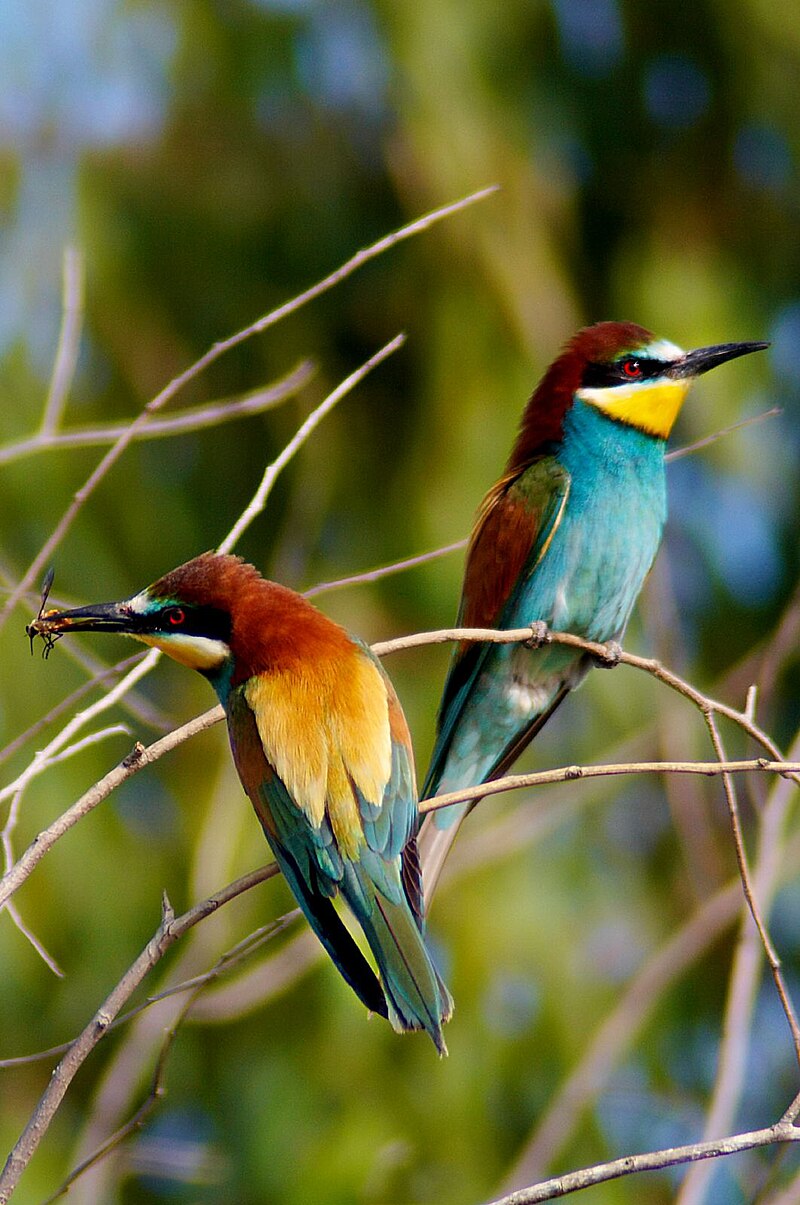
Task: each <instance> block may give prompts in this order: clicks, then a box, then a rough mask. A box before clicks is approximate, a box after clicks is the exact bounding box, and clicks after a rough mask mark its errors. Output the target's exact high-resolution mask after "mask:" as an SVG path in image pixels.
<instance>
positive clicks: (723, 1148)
mask: <svg viewBox="0 0 800 1205" xmlns="http://www.w3.org/2000/svg"><path fill="white" fill-rule="evenodd" d="M778 1142H800V1129H799V1128H797V1127H795V1126H794V1125H792V1124H791V1122H787V1121H783V1120H781V1121H777V1122H776V1123H775V1125H772V1126H767V1128H766V1129H763V1130H750V1131H748V1132H747V1133H746V1134H734V1135H732V1136H731V1137H730V1138H717V1139H715V1140H713V1141H711V1142H693V1143H690V1144H689V1145H687V1146H674V1147H668V1148H666V1149H665V1150H661V1151H648V1152H647V1153H646V1154H643V1155H625V1156H623V1158H621V1159H613V1160H612V1161H611V1162H610V1163H598V1164H595V1166H594V1167H584V1168H582V1169H581V1170H580V1171H575V1172H568V1173H567V1174H566V1175H564V1176H556V1177H555V1178H554V1179H552V1180H546V1181H544V1182H543V1183H542V1184H534V1185H532V1186H531V1187H530V1188H521V1189H519V1190H518V1191H517V1192H512V1193H509V1194H508V1196H505V1197H498V1198H497V1199H496V1200H494V1201H492V1202H491V1205H537V1203H538V1202H541V1201H553V1200H555V1199H556V1197H566V1196H568V1195H569V1194H570V1193H573V1192H578V1191H579V1190H580V1189H582V1188H589V1187H591V1185H593V1184H605V1183H606V1182H607V1181H609V1180H619V1179H620V1177H622V1176H630V1175H634V1174H636V1173H638V1172H651V1171H663V1170H664V1168H666V1167H676V1166H677V1165H679V1164H681V1163H694V1162H696V1161H697V1160H699V1159H718V1158H720V1157H721V1156H723V1155H735V1154H738V1153H739V1152H740V1151H751V1150H753V1149H754V1148H755V1147H759V1146H773V1145H774V1144H775V1143H778Z"/></svg>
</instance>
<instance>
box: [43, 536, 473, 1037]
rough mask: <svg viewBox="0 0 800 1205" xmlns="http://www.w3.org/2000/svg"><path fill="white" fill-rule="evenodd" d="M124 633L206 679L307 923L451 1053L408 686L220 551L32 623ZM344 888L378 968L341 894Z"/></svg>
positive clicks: (399, 1012)
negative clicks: (429, 912) (355, 932)
mask: <svg viewBox="0 0 800 1205" xmlns="http://www.w3.org/2000/svg"><path fill="white" fill-rule="evenodd" d="M66 632H116V633H118V634H121V635H126V636H132V637H134V639H136V640H140V641H142V642H143V643H144V644H149V645H153V646H155V647H156V648H159V649H161V650H162V652H164V653H166V654H167V655H168V656H169V657H172V658H174V660H175V661H179V662H181V664H182V665H186V666H189V667H190V668H191V669H196V670H199V671H200V673H201V674H203V675H204V677H206V678H208V680H209V682H210V683H211V685H212V686H213V687H214V690H215V691H216V693H217V696H218V698H219V700H220V702H221V703H222V706H223V708H224V709H225V714H226V717H227V721H228V735H229V737H230V744H231V749H232V751H233V758H234V762H235V763H236V769H237V770H238V772H239V777H240V779H241V781H242V785H243V786H244V789H245V791H246V792H247V794H248V795H249V796H250V800H251V802H252V804H253V807H254V808H255V811H256V815H257V816H258V819H259V821H260V822H261V826H262V828H263V830H264V833H265V835H266V838H267V841H268V842H269V844H270V846H271V848H272V851H273V853H274V855H275V858H276V860H277V862H278V865H279V866H280V868H281V870H282V871H283V874H284V876H285V877H286V880H287V882H288V884H289V886H290V888H291V890H292V892H293V893H294V895H295V897H296V899H297V902H298V903H299V904H300V907H301V908H302V910H303V912H304V913H305V915H306V917H307V919H308V921H309V924H310V925H311V927H312V929H313V930H314V932H315V933H316V935H317V937H318V938H319V940H320V941H321V942H322V944H323V946H324V947H325V949H326V950H327V952H328V953H329V954H330V956H331V958H332V959H333V961H334V963H335V964H336V966H337V968H338V969H339V971H340V972H341V974H342V975H343V976H344V978H345V979H346V981H347V982H348V983H349V984H350V986H351V987H352V988H353V990H354V991H355V993H356V995H357V996H359V997H360V999H361V1000H362V1001H363V1003H364V1004H365V1005H366V1006H367V1008H368V1009H370V1010H371V1011H372V1012H376V1013H380V1014H381V1015H382V1016H384V1017H388V1018H389V1020H390V1021H391V1023H392V1025H393V1026H394V1028H395V1029H397V1030H399V1031H402V1030H410V1029H424V1030H427V1032H428V1033H429V1034H430V1036H431V1038H432V1039H433V1041H434V1042H435V1044H436V1047H437V1049H438V1051H439V1053H440V1054H445V1053H446V1047H445V1043H444V1038H443V1036H442V1025H443V1024H444V1022H445V1021H447V1020H448V1018H449V1017H450V1014H451V1012H452V1007H453V1005H452V1000H451V999H450V995H449V993H448V991H447V988H446V987H445V986H444V984H443V983H442V980H441V979H440V977H439V975H438V973H437V971H436V969H435V967H434V965H433V963H432V962H431V959H430V957H429V954H428V951H427V949H426V947H425V941H424V936H423V930H424V921H423V918H424V907H423V898H422V889H421V880H420V871H419V862H418V859H417V852H416V829H417V819H418V813H417V787H416V781H415V775H414V757H413V751H412V748H411V739H410V736H409V732H408V727H407V725H406V721H405V717H404V715H403V712H402V709H401V707H400V703H399V702H398V699H397V695H396V694H395V692H394V689H393V687H392V684H391V682H390V681H389V679H388V677H387V675H386V674H385V673H384V671H383V668H382V667H381V665H380V663H379V661H378V660H377V658H376V657H375V656H373V654H372V653H371V652H370V650H369V649H368V648H367V647H366V646H365V645H364V644H362V643H361V642H360V641H359V640H356V639H354V638H353V637H352V636H350V635H349V634H348V633H347V632H346V631H345V630H344V629H343V628H341V627H339V625H338V624H336V623H333V622H332V620H330V619H328V618H326V616H324V615H323V614H322V613H321V612H320V611H318V610H317V609H316V608H315V607H313V606H312V605H311V603H309V602H308V601H307V600H306V599H304V598H302V597H301V596H300V595H299V594H295V593H294V591H292V590H288V589H286V587H284V586H280V585H277V584H276V583H274V582H269V581H265V579H264V578H263V577H261V575H260V574H259V573H258V572H257V570H256V569H254V568H253V567H252V565H248V564H245V562H243V561H241V560H240V559H239V558H238V557H233V556H222V555H218V554H215V553H206V554H204V555H203V556H199V557H196V558H195V559H194V560H192V561H189V562H188V563H187V564H185V565H181V566H180V567H179V568H178V569H174V570H172V572H171V573H167V574H166V575H165V576H164V577H162V578H160V579H159V580H158V581H157V582H155V583H154V584H153V585H152V586H148V587H147V589H145V590H142V591H141V592H140V593H139V594H135V595H134V596H133V597H132V598H129V599H126V600H125V601H124V602H115V603H98V604H97V605H94V606H89V607H79V608H78V609H76V610H71V611H61V612H53V611H50V612H47V613H46V614H45V615H44V616H40V618H39V619H37V620H35V621H34V623H33V624H31V625H30V626H29V628H28V633H29V635H30V636H31V637H32V638H33V636H35V635H41V636H43V637H44V638H45V640H47V641H50V642H51V643H52V640H53V639H54V638H56V637H58V636H60V635H63V634H64V633H66ZM337 892H341V894H342V896H343V897H344V899H345V900H346V902H347V904H348V905H349V907H350V908H351V909H352V911H353V913H354V914H355V916H356V918H357V920H358V922H359V924H360V925H361V928H362V929H363V931H364V935H365V937H366V940H367V944H368V945H369V947H370V949H371V951H372V953H373V955H374V957H375V961H376V962H377V965H378V970H379V975H380V979H378V978H376V976H375V973H374V972H373V970H372V968H371V967H370V965H369V963H368V961H367V959H366V958H365V957H364V955H363V954H362V953H361V951H360V949H359V947H358V945H357V944H356V942H355V941H354V939H353V938H352V937H351V935H350V933H349V932H348V930H347V928H346V927H345V925H344V923H343V922H342V920H341V919H340V918H339V915H338V913H337V912H336V909H335V908H334V905H333V902H332V901H333V897H334V896H335V895H336V894H337Z"/></svg>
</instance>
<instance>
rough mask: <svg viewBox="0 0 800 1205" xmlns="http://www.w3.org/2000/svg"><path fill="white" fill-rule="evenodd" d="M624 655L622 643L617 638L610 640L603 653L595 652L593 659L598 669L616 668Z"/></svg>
mask: <svg viewBox="0 0 800 1205" xmlns="http://www.w3.org/2000/svg"><path fill="white" fill-rule="evenodd" d="M621 656H622V645H621V644H619V643H618V642H617V641H616V640H609V641H607V643H606V645H605V649H604V651H603V652H602V653H593V654H592V660H593V661H594V663H595V665H596V666H597V668H598V669H614V667H615V666H617V665H619V662H620V658H621Z"/></svg>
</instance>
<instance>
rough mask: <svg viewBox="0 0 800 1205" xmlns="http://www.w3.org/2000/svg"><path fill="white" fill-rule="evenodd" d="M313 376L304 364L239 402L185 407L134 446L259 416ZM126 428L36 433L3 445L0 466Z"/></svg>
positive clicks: (88, 444) (116, 435)
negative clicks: (255, 415)
mask: <svg viewBox="0 0 800 1205" xmlns="http://www.w3.org/2000/svg"><path fill="white" fill-rule="evenodd" d="M313 375H314V365H313V363H312V362H311V361H310V360H304V361H303V362H302V363H301V364H299V365H298V367H297V368H295V369H293V370H292V372H291V373H289V375H288V376H286V377H284V378H283V379H282V380H280V381H277V382H276V383H275V384H273V385H270V386H268V387H267V388H266V389H259V390H256V391H254V392H252V393H248V394H247V395H246V396H245V397H241V398H223V399H221V400H219V401H216V402H206V403H204V404H203V405H202V406H192V407H187V408H186V409H185V410H182V411H181V412H180V414H176V415H173V416H171V417H170V418H160V419H154V420H153V421H152V422H151V423H149V424H148V426H146V427H143V428H141V430H139V432H138V433H137V434H136V437H135V440H134V442H135V443H142V442H144V441H147V440H153V439H165V438H168V437H171V436H173V435H186V434H187V433H190V432H195V431H204V430H206V429H207V428H208V427H218V426H221V425H222V424H223V423H229V422H232V421H233V420H234V419H239V418H246V417H249V416H251V415H254V414H263V413H264V411H265V410H271V409H272V408H273V407H274V406H276V405H277V404H278V403H279V402H283V401H285V400H286V399H287V398H289V397H291V396H292V395H293V394H295V393H297V392H298V390H300V389H301V388H302V387H303V386H304V385H305V384H307V383H308V381H309V380H310V379H311V377H312V376H313ZM127 429H128V424H127V423H126V424H120V423H106V424H102V423H101V424H100V425H98V426H96V427H77V428H74V429H71V430H69V431H51V432H45V431H39V432H37V434H36V435H32V436H30V437H29V438H28V439H20V440H18V441H17V442H16V443H9V444H5V445H4V446H3V447H1V448H0V465H5V464H13V462H14V461H16V460H24V459H25V457H27V456H32V455H35V454H37V453H39V452H54V451H59V450H61V449H63V448H98V447H105V446H106V445H107V444H112V443H114V442H116V440H118V439H121V437H122V436H123V435H124V434H125V432H126V431H127Z"/></svg>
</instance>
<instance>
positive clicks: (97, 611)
mask: <svg viewBox="0 0 800 1205" xmlns="http://www.w3.org/2000/svg"><path fill="white" fill-rule="evenodd" d="M137 618H139V617H137V616H135V615H134V613H133V612H132V611H131V610H130V608H129V607H128V606H126V604H125V603H118V602H113V603H92V605H91V606H88V607H75V609H74V610H72V611H47V612H45V614H44V615H40V616H39V618H38V619H34V621H33V623H30V624H28V627H27V628H26V629H25V630H26V631H27V633H28V635H29V636H63V635H64V633H65V632H122V633H124V632H131V631H135V630H136V626H137V624H136V619H137Z"/></svg>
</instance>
